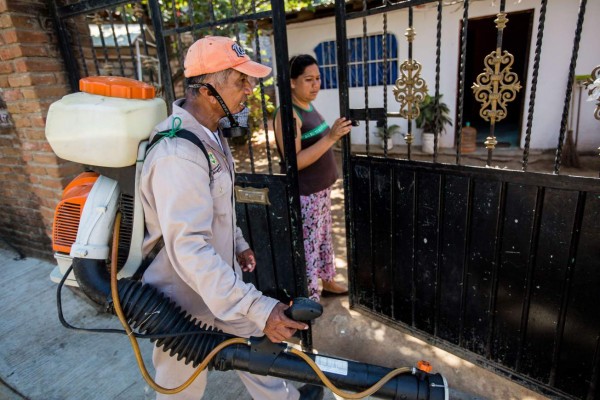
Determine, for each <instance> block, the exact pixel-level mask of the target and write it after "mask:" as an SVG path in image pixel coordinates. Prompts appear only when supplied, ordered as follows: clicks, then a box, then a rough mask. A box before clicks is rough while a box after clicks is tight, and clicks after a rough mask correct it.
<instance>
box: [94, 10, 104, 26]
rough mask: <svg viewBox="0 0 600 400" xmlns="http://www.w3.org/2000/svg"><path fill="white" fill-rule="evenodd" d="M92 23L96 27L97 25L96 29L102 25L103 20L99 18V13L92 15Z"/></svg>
mask: <svg viewBox="0 0 600 400" xmlns="http://www.w3.org/2000/svg"><path fill="white" fill-rule="evenodd" d="M92 22H93V23H94V24H96V25H98V28H99V27H100V26H101V25H102V24H103V23H104V19H103V18H102V17H101V16H100V14H99V13H95V14H94V19H92Z"/></svg>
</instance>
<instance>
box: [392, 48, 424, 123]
mask: <svg viewBox="0 0 600 400" xmlns="http://www.w3.org/2000/svg"><path fill="white" fill-rule="evenodd" d="M421 69H422V66H421V64H419V63H418V62H417V61H415V60H406V61H404V62H403V63H402V65H400V77H399V78H398V79H397V80H396V83H395V85H394V89H393V92H394V97H395V98H396V101H397V102H398V103H400V117H402V118H406V119H408V120H409V121H411V120H413V119H416V118H417V117H418V116H419V114H420V113H421V110H420V108H419V106H420V104H421V103H422V102H423V100H424V99H425V95H426V94H427V84H426V83H425V80H424V79H423V78H421Z"/></svg>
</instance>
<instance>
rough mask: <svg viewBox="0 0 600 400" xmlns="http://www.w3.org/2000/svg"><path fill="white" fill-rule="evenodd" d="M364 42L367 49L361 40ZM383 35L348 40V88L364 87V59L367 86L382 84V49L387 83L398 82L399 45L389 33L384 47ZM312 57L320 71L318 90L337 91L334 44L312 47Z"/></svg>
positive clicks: (328, 43)
mask: <svg viewBox="0 0 600 400" xmlns="http://www.w3.org/2000/svg"><path fill="white" fill-rule="evenodd" d="M365 39H366V49H363V41H364V40H365ZM383 39H384V37H383V35H370V36H367V37H366V38H363V37H356V38H349V39H348V43H347V47H348V85H349V86H350V87H362V86H364V85H365V81H364V76H365V66H364V63H363V60H366V75H367V77H368V79H367V82H366V83H367V84H368V85H369V86H381V85H383V81H384V79H383V77H384V68H383V67H384V50H386V53H387V57H385V58H386V59H387V62H388V64H387V80H386V82H387V84H393V83H394V82H395V81H396V79H398V42H397V40H396V37H395V36H394V35H392V34H389V33H388V34H387V35H385V39H386V44H385V49H384V46H383ZM315 54H316V56H317V61H318V62H319V70H320V72H321V89H337V88H338V73H337V54H336V48H335V41H333V40H331V41H328V42H322V43H319V45H318V46H317V47H315Z"/></svg>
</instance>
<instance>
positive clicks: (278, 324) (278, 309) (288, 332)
mask: <svg viewBox="0 0 600 400" xmlns="http://www.w3.org/2000/svg"><path fill="white" fill-rule="evenodd" d="M287 308H288V306H286V305H285V304H283V303H277V305H276V306H275V307H273V310H272V311H271V314H270V315H269V318H267V323H266V324H265V329H264V330H263V332H264V333H265V335H267V337H268V338H269V339H270V340H271V341H272V342H273V343H281V342H283V341H285V340H288V339H289V338H291V337H292V336H293V335H294V333H296V330H298V329H301V330H306V329H308V325H306V324H304V323H302V322H297V321H294V320H293V319H289V318H288V317H286V316H285V314H284V313H283V312H284V311H285V310H286V309H287Z"/></svg>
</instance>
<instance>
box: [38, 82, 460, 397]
mask: <svg viewBox="0 0 600 400" xmlns="http://www.w3.org/2000/svg"><path fill="white" fill-rule="evenodd" d="M80 89H81V90H82V92H79V93H74V94H70V95H67V96H64V97H63V98H62V99H61V100H59V101H57V102H55V103H53V104H52V105H51V106H50V110H49V112H48V117H47V123H46V137H47V139H48V142H49V143H50V145H51V146H52V149H53V150H54V152H55V153H56V155H57V156H58V157H60V158H63V159H66V160H69V161H73V162H77V163H81V164H84V165H89V166H93V169H94V171H93V172H92V171H89V172H84V173H82V174H80V175H79V176H77V177H76V178H75V179H74V180H73V181H72V182H71V183H69V184H68V185H67V186H66V187H65V189H64V191H63V196H62V199H61V200H60V202H59V204H58V205H57V207H56V212H55V216H54V225H53V230H52V246H53V250H54V252H55V258H56V260H57V264H58V265H57V267H56V268H55V269H54V270H53V271H52V273H51V275H50V277H51V279H52V280H53V281H54V282H57V283H59V285H58V290H57V306H58V310H59V319H60V320H61V323H62V324H63V325H64V326H65V327H67V328H71V329H78V330H84V331H93V332H118V333H124V334H127V335H128V337H129V339H130V340H131V342H132V346H133V348H134V353H135V355H136V359H137V361H138V365H139V367H140V371H141V373H142V375H143V377H144V378H145V379H146V381H147V382H148V384H149V385H150V386H151V387H152V388H153V389H154V390H156V391H159V392H161V393H168V394H173V393H177V392H179V391H181V390H183V389H185V388H186V387H187V386H189V384H191V382H192V381H193V380H194V379H195V378H196V377H197V376H198V375H199V374H200V372H202V370H203V369H204V368H207V367H209V368H213V369H216V370H219V371H227V370H232V369H235V370H240V371H247V372H250V373H253V374H258V375H270V376H275V377H280V378H285V379H290V380H294V381H298V382H303V383H309V384H315V385H324V386H327V387H328V388H330V389H331V390H332V391H333V392H334V393H335V394H337V395H340V396H342V397H344V398H348V399H360V398H363V397H366V396H369V395H372V394H374V396H376V397H379V398H384V399H404V400H413V399H414V400H442V399H448V385H447V382H446V380H445V378H444V377H443V376H442V375H440V374H431V373H430V372H431V366H430V365H429V364H427V363H426V362H420V363H419V364H418V366H417V367H411V368H398V369H394V370H392V369H390V368H385V367H381V366H376V365H370V364H365V363H360V362H355V361H351V360H344V359H341V358H335V357H329V356H322V355H316V354H312V353H308V352H304V351H301V350H298V349H296V348H294V347H292V346H291V345H288V344H286V343H280V344H276V343H272V342H271V341H270V340H269V339H267V338H266V337H262V338H239V337H234V336H232V335H229V334H226V333H223V332H220V331H219V330H217V329H215V328H213V327H211V326H207V325H206V324H203V323H202V322H201V321H197V320H196V319H194V318H193V317H192V316H191V315H189V314H188V313H186V312H185V311H184V310H182V309H181V308H180V307H179V306H178V305H177V304H175V303H174V302H173V301H171V300H170V299H169V298H167V297H165V296H164V295H163V294H161V293H160V292H158V291H157V290H156V289H155V288H152V287H151V286H149V285H144V284H142V283H141V282H139V278H140V277H141V274H142V273H143V270H144V260H143V257H142V250H141V249H142V240H143V236H144V217H143V212H142V205H141V203H140V201H139V195H138V192H137V188H138V182H139V177H140V173H141V168H142V164H143V160H144V156H145V153H146V148H147V146H148V141H147V140H148V137H149V134H150V132H151V131H152V129H153V128H154V126H156V125H157V124H158V123H159V122H161V121H162V120H164V119H165V118H166V117H167V110H166V104H165V103H164V101H163V100H162V99H159V98H155V97H154V96H155V92H154V88H153V87H152V86H150V85H147V84H144V83H142V82H138V81H135V80H131V79H127V78H120V77H88V78H84V79H82V80H81V81H80ZM111 238H112V244H111ZM64 284H67V285H70V286H78V287H79V288H80V289H81V290H83V292H84V293H85V294H86V295H87V296H88V297H89V298H90V299H92V300H93V301H95V302H96V303H98V304H99V305H101V306H102V307H103V308H104V310H106V311H107V312H112V313H115V314H116V315H117V317H118V318H119V320H120V321H121V323H122V325H123V326H124V328H125V330H124V331H123V330H114V329H106V330H100V329H81V328H75V327H73V326H71V325H70V324H68V323H67V321H66V320H65V319H64V317H63V314H62V307H61V296H60V293H61V289H62V287H63V285H64ZM321 313H322V307H321V306H320V305H319V304H318V303H315V302H313V301H311V300H308V299H305V298H298V299H295V300H294V301H293V303H292V305H291V307H290V308H289V309H288V310H286V315H287V316H288V317H290V318H292V319H295V320H298V321H309V320H312V319H314V318H316V317H318V316H320V315H321ZM136 338H147V339H150V340H151V341H152V342H153V343H155V345H156V346H158V347H162V349H163V350H164V351H168V352H170V355H171V356H177V359H178V360H183V361H184V362H185V363H186V364H189V363H192V366H193V367H195V368H197V370H196V372H195V373H194V374H193V375H192V376H191V377H190V378H189V379H188V381H187V382H185V383H184V384H183V385H181V386H180V387H178V388H163V387H160V386H158V385H157V384H156V383H155V382H154V381H153V380H152V379H151V377H150V376H149V374H148V372H147V371H146V368H145V366H144V364H143V361H142V359H141V355H140V352H139V348H138V346H137V339H136ZM345 390H350V391H352V392H358V393H349V392H346V391H345Z"/></svg>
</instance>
